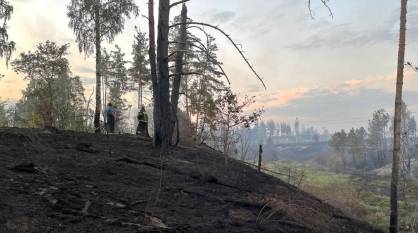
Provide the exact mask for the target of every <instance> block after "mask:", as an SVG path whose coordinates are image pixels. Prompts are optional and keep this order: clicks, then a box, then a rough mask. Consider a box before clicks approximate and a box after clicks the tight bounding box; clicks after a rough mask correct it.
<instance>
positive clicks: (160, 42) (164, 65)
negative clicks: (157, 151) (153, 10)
mask: <svg viewBox="0 0 418 233" xmlns="http://www.w3.org/2000/svg"><path fill="white" fill-rule="evenodd" d="M159 3H160V4H159V11H158V12H159V13H158V38H157V66H158V86H159V90H157V91H158V92H159V105H160V106H159V107H160V108H159V111H160V112H159V114H160V117H161V121H160V122H161V123H160V136H161V138H160V139H161V141H160V142H159V143H160V145H159V146H161V151H162V152H166V151H168V149H169V147H170V142H171V140H170V121H171V107H170V79H169V69H168V32H169V21H170V0H160V1H159Z"/></svg>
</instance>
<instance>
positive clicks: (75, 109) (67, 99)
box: [12, 41, 84, 129]
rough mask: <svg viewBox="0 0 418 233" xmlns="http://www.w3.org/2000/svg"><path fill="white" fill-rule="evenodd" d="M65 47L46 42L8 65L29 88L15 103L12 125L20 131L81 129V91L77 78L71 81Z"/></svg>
mask: <svg viewBox="0 0 418 233" xmlns="http://www.w3.org/2000/svg"><path fill="white" fill-rule="evenodd" d="M67 49H68V45H67V44H66V45H62V46H59V45H57V44H56V43H54V42H50V41H46V42H45V43H40V44H38V45H37V50H36V51H35V52H30V51H29V52H26V53H25V52H24V53H21V54H20V56H19V58H17V59H16V60H14V61H13V62H12V66H13V69H14V70H15V72H17V73H21V74H24V75H25V76H24V79H26V80H29V84H28V86H27V87H26V89H25V90H24V91H23V98H22V99H21V100H20V101H19V103H17V105H16V107H15V109H14V114H13V122H14V124H15V126H20V127H51V126H52V127H57V128H62V129H80V128H81V127H82V126H83V118H84V116H83V114H82V112H83V101H84V88H83V86H82V83H81V80H80V78H79V77H71V76H70V70H69V63H68V59H67V58H66V56H67Z"/></svg>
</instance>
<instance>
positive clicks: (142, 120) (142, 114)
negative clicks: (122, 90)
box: [136, 107, 149, 137]
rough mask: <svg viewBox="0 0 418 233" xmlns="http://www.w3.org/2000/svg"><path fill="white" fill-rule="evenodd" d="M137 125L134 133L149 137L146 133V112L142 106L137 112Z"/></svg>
mask: <svg viewBox="0 0 418 233" xmlns="http://www.w3.org/2000/svg"><path fill="white" fill-rule="evenodd" d="M137 118H138V126H137V127H136V135H141V136H145V137H149V133H148V114H147V112H146V111H145V108H144V107H142V108H141V111H139V113H138V117H137Z"/></svg>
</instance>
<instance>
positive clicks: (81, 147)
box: [76, 142, 100, 154]
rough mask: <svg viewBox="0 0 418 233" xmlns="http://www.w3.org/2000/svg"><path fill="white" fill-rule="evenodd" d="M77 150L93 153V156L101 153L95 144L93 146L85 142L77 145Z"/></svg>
mask: <svg viewBox="0 0 418 233" xmlns="http://www.w3.org/2000/svg"><path fill="white" fill-rule="evenodd" d="M76 149H77V150H78V151H82V152H87V153H91V154H96V153H99V152H100V151H99V150H98V149H96V148H95V147H94V146H93V144H91V143H85V142H82V143H78V144H77V145H76Z"/></svg>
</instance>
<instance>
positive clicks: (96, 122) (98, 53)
mask: <svg viewBox="0 0 418 233" xmlns="http://www.w3.org/2000/svg"><path fill="white" fill-rule="evenodd" d="M95 11H96V12H95V22H94V23H95V26H94V27H95V29H94V30H95V34H96V110H95V112H94V132H96V133H100V112H101V108H102V99H101V77H100V76H101V44H100V43H101V38H100V31H101V30H100V1H99V0H98V1H97V3H96V9H95Z"/></svg>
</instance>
